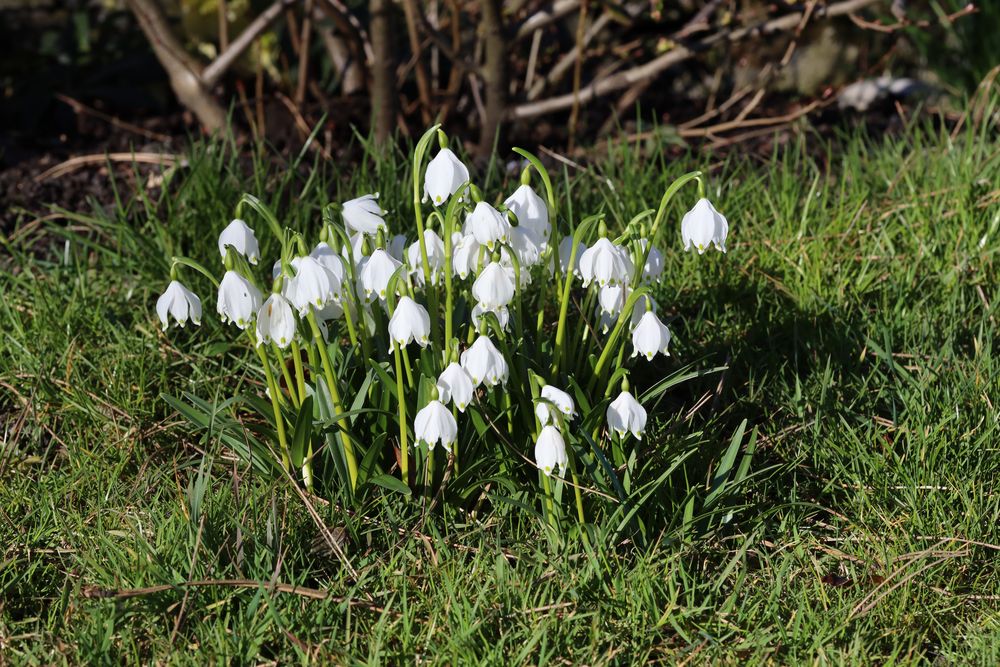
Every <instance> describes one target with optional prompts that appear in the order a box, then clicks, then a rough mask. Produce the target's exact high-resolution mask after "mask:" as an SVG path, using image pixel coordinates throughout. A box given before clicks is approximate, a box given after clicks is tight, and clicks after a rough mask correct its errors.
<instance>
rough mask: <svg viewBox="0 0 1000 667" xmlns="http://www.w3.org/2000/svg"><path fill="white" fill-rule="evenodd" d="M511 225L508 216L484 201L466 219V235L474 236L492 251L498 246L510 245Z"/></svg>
mask: <svg viewBox="0 0 1000 667" xmlns="http://www.w3.org/2000/svg"><path fill="white" fill-rule="evenodd" d="M510 230H511V225H510V222H509V221H508V220H507V216H506V215H504V214H503V213H501V212H500V211H498V210H496V209H495V208H493V207H492V206H490V205H489V204H487V203H486V202H484V201H481V202H479V203H478V204H476V207H475V208H474V209H472V213H470V214H469V215H468V217H466V219H465V229H464V232H465V233H466V234H472V235H473V236H475V237H476V241H478V242H479V243H480V244H481V245H484V246H486V247H487V248H489V249H490V250H492V249H493V247H494V246H495V245H496V244H497V242H498V241H499V242H501V243H510Z"/></svg>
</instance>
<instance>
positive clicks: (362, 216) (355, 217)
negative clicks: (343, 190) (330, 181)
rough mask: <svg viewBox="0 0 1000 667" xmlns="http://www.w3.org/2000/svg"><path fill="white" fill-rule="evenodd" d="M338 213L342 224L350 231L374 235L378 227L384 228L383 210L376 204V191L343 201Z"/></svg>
mask: <svg viewBox="0 0 1000 667" xmlns="http://www.w3.org/2000/svg"><path fill="white" fill-rule="evenodd" d="M341 206H342V208H341V211H340V215H341V217H342V218H343V219H344V225H345V226H346V227H347V228H348V229H350V230H351V231H354V232H358V233H360V234H367V235H368V236H374V235H375V234H377V233H378V230H379V229H386V226H385V220H383V219H382V216H383V215H385V211H383V210H382V207H381V206H379V205H378V193H377V192H376V193H375V194H373V195H362V196H360V197H358V198H356V199H351V200H350V201H345V202H344V203H343V204H342V205H341Z"/></svg>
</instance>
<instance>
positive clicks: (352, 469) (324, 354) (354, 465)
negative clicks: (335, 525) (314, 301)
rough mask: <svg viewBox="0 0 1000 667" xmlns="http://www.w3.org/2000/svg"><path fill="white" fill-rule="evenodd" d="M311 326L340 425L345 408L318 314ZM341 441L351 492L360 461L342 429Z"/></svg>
mask: <svg viewBox="0 0 1000 667" xmlns="http://www.w3.org/2000/svg"><path fill="white" fill-rule="evenodd" d="M308 320H309V326H310V328H311V329H312V334H313V340H314V341H315V343H316V349H317V350H318V351H319V358H320V361H321V362H322V364H323V373H324V375H325V376H326V377H325V379H326V385H327V389H329V390H330V398H331V399H332V401H333V417H334V420H335V421H337V422H338V423H339V422H340V421H341V419H340V415H341V414H343V412H344V408H343V405H342V404H341V402H340V392H339V391H338V390H337V384H336V382H335V381H334V375H333V366H332V365H331V364H330V353H329V352H328V351H327V349H326V342H325V341H324V340H323V332H321V331H320V330H319V324H317V323H316V313H314V312H311V311H310V313H309V317H308ZM340 439H341V441H342V442H343V443H344V458H345V459H347V472H348V474H349V475H350V478H351V491H354V489H355V488H356V487H357V485H358V461H357V459H356V458H355V457H354V445H353V443H351V437H350V436H349V435H347V431H345V430H343V429H340Z"/></svg>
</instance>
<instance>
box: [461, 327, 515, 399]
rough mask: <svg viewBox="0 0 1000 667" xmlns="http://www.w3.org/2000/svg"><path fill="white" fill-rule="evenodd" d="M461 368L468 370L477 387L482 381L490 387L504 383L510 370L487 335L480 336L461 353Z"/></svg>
mask: <svg viewBox="0 0 1000 667" xmlns="http://www.w3.org/2000/svg"><path fill="white" fill-rule="evenodd" d="M462 368H464V369H465V370H466V372H468V374H469V377H471V378H472V383H473V384H474V385H475V386H477V387H478V386H479V385H480V384H482V383H483V382H485V383H486V384H487V385H489V386H491V387H494V386H496V385H498V384H500V383H504V384H506V383H507V374H508V372H509V370H510V369H509V368H508V367H507V361H506V360H505V359H504V358H503V355H502V354H500V350H498V349H497V348H496V346H495V345H494V344H493V341H491V340H490V339H489V337H488V336H480V337H479V338H477V339H476V342H474V343H473V344H472V347H470V348H469V349H468V350H466V351H465V352H463V353H462Z"/></svg>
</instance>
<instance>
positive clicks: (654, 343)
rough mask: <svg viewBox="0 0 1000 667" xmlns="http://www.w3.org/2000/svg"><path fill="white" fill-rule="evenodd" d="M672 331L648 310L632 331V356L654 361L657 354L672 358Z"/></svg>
mask: <svg viewBox="0 0 1000 667" xmlns="http://www.w3.org/2000/svg"><path fill="white" fill-rule="evenodd" d="M669 345H670V329H668V328H667V325H666V324H664V323H663V322H661V321H660V318H658V317H657V316H656V313H654V312H653V311H652V310H647V311H646V312H645V313H644V314H643V316H642V318H641V319H640V320H639V324H637V325H636V327H635V329H633V330H632V356H633V357H634V356H636V355H638V354H641V355H642V356H644V357H646V359H647V360H648V361H652V359H653V357H654V356H655V355H656V354H657V353H662V354H664V355H667V356H670V352H669V351H668V350H667V347H668V346H669Z"/></svg>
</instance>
